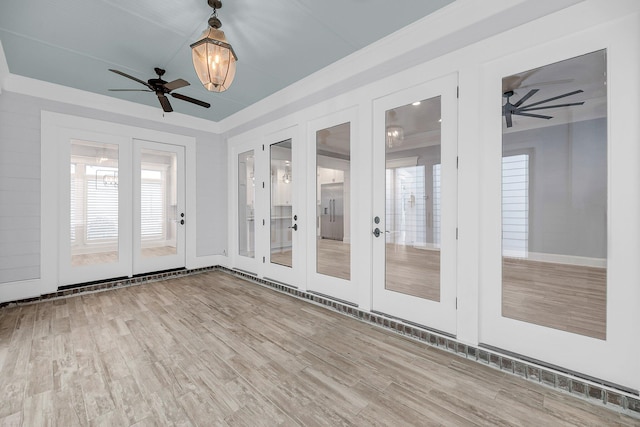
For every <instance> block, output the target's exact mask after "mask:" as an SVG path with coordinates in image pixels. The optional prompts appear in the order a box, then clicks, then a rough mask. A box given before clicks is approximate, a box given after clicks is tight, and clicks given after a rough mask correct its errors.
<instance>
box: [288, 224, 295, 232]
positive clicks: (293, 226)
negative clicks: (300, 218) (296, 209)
mask: <svg viewBox="0 0 640 427" xmlns="http://www.w3.org/2000/svg"><path fill="white" fill-rule="evenodd" d="M287 228H293V231H298V224H293V225H292V226H290V227H287Z"/></svg>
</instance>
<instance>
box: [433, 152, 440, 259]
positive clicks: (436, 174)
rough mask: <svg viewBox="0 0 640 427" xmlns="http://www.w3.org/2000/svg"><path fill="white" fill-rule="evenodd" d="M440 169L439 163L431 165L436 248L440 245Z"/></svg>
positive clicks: (434, 242) (434, 241)
mask: <svg viewBox="0 0 640 427" xmlns="http://www.w3.org/2000/svg"><path fill="white" fill-rule="evenodd" d="M440 170H441V168H440V164H437V165H433V244H434V246H435V247H436V248H439V247H440V224H441V204H440Z"/></svg>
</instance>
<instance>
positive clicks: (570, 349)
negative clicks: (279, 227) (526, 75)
mask: <svg viewBox="0 0 640 427" xmlns="http://www.w3.org/2000/svg"><path fill="white" fill-rule="evenodd" d="M552 3H554V4H555V5H556V6H557V9H556V11H550V10H549V9H545V8H548V7H549V6H550V5H551V4H552ZM494 6H496V7H497V4H496V3H495V2H487V3H486V4H485V3H484V2H482V4H480V2H465V1H460V2H456V4H454V7H452V8H450V9H447V10H445V11H443V13H442V14H438V15H437V16H433V17H428V18H426V19H424V20H423V21H421V22H419V23H417V24H416V25H414V26H412V27H411V28H407V29H404V30H402V31H400V32H398V33H396V34H394V35H392V36H390V37H389V38H387V39H385V40H383V41H381V42H379V43H375V44H374V45H372V46H370V47H368V48H365V49H363V50H362V51H360V52H358V53H356V54H354V55H352V56H350V57H348V58H346V59H344V60H342V61H339V62H338V63H336V64H333V65H332V66H330V67H327V68H326V69H324V70H322V71H320V72H318V73H316V74H314V75H312V76H310V77H309V78H307V79H304V80H303V81H301V82H298V83H296V84H295V85H292V86H291V87H289V88H286V89H284V90H283V91H281V92H279V93H276V94H274V95H273V96H271V97H269V98H267V99H265V100H263V101H261V102H259V103H257V104H255V105H253V106H251V107H249V108H247V109H246V110H243V111H242V112H240V113H238V114H236V115H234V116H232V117H230V118H228V119H226V120H224V121H222V122H221V123H220V126H221V129H222V130H224V131H226V132H227V134H226V135H227V137H228V138H229V139H228V141H229V144H230V151H232V150H234V146H235V144H244V145H243V149H246V147H247V146H248V145H247V144H248V142H249V141H255V143H256V144H257V145H256V146H259V144H260V143H261V142H262V141H264V137H265V135H269V134H272V133H274V132H278V131H279V130H281V129H286V128H290V127H292V126H297V127H299V128H300V129H302V132H301V134H303V135H304V134H306V132H305V128H307V126H308V124H309V123H312V122H313V121H314V120H317V119H318V118H320V117H324V116H326V115H329V114H331V113H334V112H336V111H342V110H345V109H355V110H357V111H358V120H359V121H358V132H357V134H356V136H355V137H354V139H353V146H352V156H351V162H352V165H353V170H355V171H357V173H356V174H355V176H354V180H353V183H352V191H353V194H354V195H355V206H356V207H357V208H358V209H359V211H358V212H357V213H356V214H355V215H356V217H357V218H359V220H358V222H357V223H356V226H355V227H354V228H355V229H354V230H352V243H353V245H354V250H353V252H352V256H353V257H354V258H355V260H356V261H355V263H356V265H357V266H358V268H357V269H356V270H355V271H354V272H353V273H354V278H355V280H352V282H354V281H355V283H356V284H357V286H358V292H357V301H356V302H357V303H358V305H359V307H360V308H361V309H365V310H366V309H370V307H371V298H372V291H371V283H372V280H373V277H372V276H373V273H372V271H375V268H376V267H375V266H372V261H371V259H372V249H371V244H372V237H371V229H372V223H371V219H372V218H373V217H374V215H375V212H373V211H372V208H371V206H372V192H373V191H374V189H372V188H371V177H372V175H373V170H372V168H371V145H372V141H373V139H374V138H373V135H372V129H373V127H374V122H373V117H372V103H373V102H374V101H375V100H376V99H379V98H381V97H384V96H386V95H388V94H392V93H395V92H398V91H401V90H403V89H407V88H411V87H413V86H417V85H420V84H421V83H424V82H428V81H430V80H435V79H437V78H439V77H441V76H444V75H448V74H451V73H457V75H458V82H459V88H460V96H459V105H458V111H459V113H458V155H459V169H458V217H457V224H458V228H459V238H458V240H457V260H458V267H457V282H456V283H455V284H449V285H452V286H455V287H456V290H457V318H456V322H457V324H456V330H457V338H458V339H459V340H460V341H462V342H466V343H469V344H472V345H478V344H480V343H484V344H490V345H494V346H496V347H501V348H503V349H505V350H509V351H513V352H515V353H520V354H524V355H527V356H529V357H532V358H536V359H539V360H543V361H545V362H547V363H551V364H555V365H557V366H563V367H565V368H568V369H573V370H576V371H578V372H582V373H585V374H588V375H592V376H594V377H596V378H602V379H605V380H608V381H611V382H614V383H618V384H622V385H626V386H628V387H632V388H635V389H640V367H638V366H637V363H635V362H634V361H633V360H634V356H633V355H636V354H638V353H640V341H639V340H637V338H636V333H635V327H634V325H636V324H638V323H640V290H639V289H638V288H637V286H634V285H632V283H633V284H635V283H638V282H640V270H639V269H638V268H637V267H636V265H637V264H638V263H637V262H636V263H634V262H632V261H630V260H631V259H632V258H634V257H635V259H637V258H638V257H640V245H639V244H638V240H639V238H638V236H639V235H640V230H639V226H638V221H637V218H638V217H640V207H639V206H638V200H637V195H638V194H640V185H639V183H640V180H639V179H636V178H637V175H638V173H637V170H638V168H637V167H636V168H635V169H633V168H631V169H632V170H631V169H629V168H630V164H631V163H632V161H631V159H629V158H625V157H624V156H623V155H622V156H621V155H620V153H621V150H622V151H626V152H628V153H629V154H630V156H629V157H631V158H633V159H635V160H634V161H635V162H637V158H638V154H639V151H638V148H637V145H638V144H637V142H636V141H637V140H638V137H639V136H640V132H639V129H638V125H637V115H638V113H639V112H640V108H639V105H638V101H637V99H636V98H637V97H632V98H631V99H630V97H629V93H637V90H638V84H637V82H636V81H637V72H638V68H639V65H640V60H639V57H638V37H637V34H638V31H637V28H638V26H639V23H640V19H639V15H638V14H639V12H640V4H639V3H637V2H636V1H632V0H624V1H618V2H615V3H612V2H608V1H605V0H585V1H583V2H579V3H578V4H577V5H574V6H569V7H567V6H568V5H567V4H566V3H565V4H561V3H559V2H514V3H511V4H510V5H506V4H505V3H504V2H502V3H501V9H500V10H499V11H496V9H494V10H493V13H494V14H493V15H492V16H487V15H486V14H485V12H486V10H484V9H483V8H485V7H494ZM458 7H460V8H462V7H464V8H465V9H464V10H461V9H460V8H458ZM529 7H531V8H533V9H536V8H537V12H534V10H533V9H529ZM565 7H566V8H565ZM454 10H455V12H456V14H457V15H456V16H455V17H454V16H453V11H454ZM545 10H546V12H545ZM449 13H451V14H449ZM535 13H538V15H536V16H534V15H535ZM546 13H549V15H547V16H545V14H546ZM483 14H484V15H483ZM525 16H528V17H529V18H528V19H525V20H524V21H522V19H523V17H525ZM577 16H579V17H580V19H576V17H577ZM536 18H537V19H536ZM471 21H473V22H471ZM497 21H500V22H501V23H502V24H500V25H504V22H510V23H513V26H512V27H509V28H505V27H500V26H499V25H498V27H493V28H501V29H500V31H497V32H496V33H494V34H487V33H485V32H483V28H485V27H490V26H491V25H492V24H496V22H497ZM526 21H529V22H526ZM460 22H466V23H467V25H468V27H467V32H466V33H465V34H462V33H463V32H464V31H462V30H461V31H460V32H457V30H456V28H455V27H456V25H458V24H459V23H460ZM520 24H522V25H520ZM447 27H450V28H451V30H447ZM469 35H475V39H474V40H472V41H470V40H469V39H466V37H468V36H469ZM405 48H406V49H405ZM603 48H606V49H608V58H609V66H610V68H609V69H608V88H609V93H608V97H609V100H608V105H609V110H610V111H609V123H610V124H611V126H610V127H608V128H607V129H606V130H604V131H605V132H607V135H608V138H607V140H608V143H609V147H608V150H609V153H608V156H607V158H608V161H609V168H608V178H609V181H608V182H609V192H608V194H607V196H606V197H607V199H608V209H609V210H608V212H607V218H608V220H609V227H608V232H607V236H604V235H599V236H595V238H594V240H593V242H590V244H589V245H587V244H585V245H584V246H583V247H581V248H580V250H579V251H578V252H579V253H580V254H581V255H582V256H593V257H601V256H603V255H604V254H603V251H602V248H603V245H602V243H603V241H605V240H606V241H607V242H608V249H609V253H607V254H606V255H607V257H608V260H609V261H608V262H609V264H608V273H609V277H608V299H607V304H608V306H607V313H608V319H607V328H608V329H607V340H606V341H605V342H596V340H593V339H590V338H588V337H582V336H578V335H576V334H569V333H566V332H562V331H557V330H552V329H550V328H544V327H539V326H537V325H530V324H525V323H524V322H509V321H504V319H503V318H502V317H501V314H500V313H501V311H500V301H501V296H500V290H501V281H500V277H501V268H500V259H501V250H500V241H501V238H500V236H501V228H500V227H501V225H500V224H501V220H500V218H501V215H500V206H501V203H500V200H501V199H500V182H501V157H502V155H501V149H502V144H501V135H502V132H501V121H502V118H501V114H500V111H501V103H502V97H501V91H500V85H501V80H502V77H504V76H508V75H511V74H515V73H517V72H521V71H523V70H528V69H533V68H535V67H539V66H543V65H546V64H549V63H552V62H557V61H560V60H563V59H567V58H570V57H573V56H578V55H582V54H584V53H587V52H592V51H596V50H599V49H603ZM393 49H397V52H398V55H397V56H396V57H394V58H393V59H387V60H383V59H380V57H381V55H379V52H388V51H389V50H393ZM633 76H635V77H633ZM629 85H630V86H629ZM625 86H626V91H625V90H623V88H625ZM616 88H617V90H615V89H616ZM633 117H636V118H635V119H634V118H633ZM576 129H578V130H579V131H581V132H584V133H583V135H582V137H583V139H586V140H589V138H588V136H589V135H590V134H591V133H602V132H603V130H602V128H598V127H591V124H587V123H583V124H582V125H579V126H577V127H576ZM549 131H550V132H551V131H552V130H549ZM302 143H303V144H306V150H307V152H311V151H313V150H312V148H313V140H312V139H311V138H307V140H306V141H305V140H302ZM595 148H596V147H594V149H595ZM612 153H614V154H615V153H617V156H612V155H611V154H612ZM601 159H602V158H601ZM627 163H628V165H627ZM594 166H597V167H601V166H602V165H601V164H598V165H594ZM623 170H627V171H628V175H629V177H630V179H627V180H625V182H624V185H625V188H624V190H623V188H622V187H621V186H622V185H623V182H622V181H620V179H621V177H622V175H623V172H622V171H623ZM583 172H584V171H583ZM309 176H311V175H309ZM581 176H584V175H581ZM615 177H617V179H613V178H615ZM308 179H309V178H308ZM616 183H617V184H616ZM582 190H586V188H582ZM623 192H624V193H626V195H623ZM596 194H597V197H596ZM629 194H631V195H633V196H632V199H631V200H629V196H628V195H629ZM302 196H304V195H302ZM594 197H596V198H597V199H598V200H600V201H601V199H602V188H598V189H597V190H596V192H594ZM625 201H626V202H625ZM625 204H626V206H625ZM310 206H314V205H310ZM229 215H230V216H233V215H235V212H234V208H233V203H232V202H231V203H230V213H229ZM305 215H306V216H307V220H309V221H311V218H312V215H314V213H313V212H312V211H311V209H308V212H306V213H305ZM594 215H596V216H589V217H588V218H586V217H585V221H596V222H597V221H600V220H601V219H602V215H603V213H602V212H599V213H597V214H594ZM614 217H616V218H621V220H620V221H613V218H614ZM623 218H627V220H626V226H627V227H628V228H629V229H628V230H627V231H625V229H624V226H623V225H621V224H622V219H623ZM632 218H634V219H632ZM576 226H577V224H576ZM569 228H571V227H569ZM569 233H573V234H575V233H576V231H575V230H570V231H569ZM591 243H593V244H592V245H591ZM356 247H357V248H358V249H357V250H356V249H355V248H356ZM546 249H547V250H555V249H553V248H548V247H547V248H546ZM558 250H560V251H562V252H576V251H577V249H576V248H560V249H558ZM580 251H581V252H580ZM612 252H613V253H615V255H613V254H612ZM623 260H627V261H628V262H626V263H625V262H623ZM244 268H247V269H249V270H251V271H260V268H262V267H260V266H256V267H255V268H252V267H244ZM267 274H268V273H267ZM307 274H309V272H307ZM302 277H308V276H304V275H303V276H302ZM305 280H308V279H302V280H299V281H296V283H295V285H296V286H298V287H300V288H302V289H305V286H307V282H306V281H305ZM621 310H622V311H621ZM500 336H504V337H508V339H507V338H504V339H501V338H500ZM585 355H588V356H585ZM612 360H617V362H615V363H612ZM612 365H614V366H612Z"/></svg>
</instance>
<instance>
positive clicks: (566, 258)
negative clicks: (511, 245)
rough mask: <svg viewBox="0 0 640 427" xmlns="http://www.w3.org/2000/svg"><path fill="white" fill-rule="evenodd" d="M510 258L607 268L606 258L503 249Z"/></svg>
mask: <svg viewBox="0 0 640 427" xmlns="http://www.w3.org/2000/svg"><path fill="white" fill-rule="evenodd" d="M503 255H504V256H505V257H508V258H517V259H526V260H530V261H540V262H549V263H554V264H567V265H579V266H582V267H598V268H606V267H607V259H606V258H589V257H581V256H575V255H561V254H545V253H541V252H524V253H523V252H521V251H508V250H505V251H503Z"/></svg>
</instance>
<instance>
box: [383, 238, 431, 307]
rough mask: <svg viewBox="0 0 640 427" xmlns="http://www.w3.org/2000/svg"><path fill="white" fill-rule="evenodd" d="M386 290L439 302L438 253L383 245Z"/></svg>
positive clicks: (404, 246)
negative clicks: (384, 251)
mask: <svg viewBox="0 0 640 427" xmlns="http://www.w3.org/2000/svg"><path fill="white" fill-rule="evenodd" d="M385 275H386V278H385V280H386V281H385V288H386V289H387V290H390V291H395V292H401V293H403V294H407V295H412V296H414V297H418V298H424V299H428V300H431V301H440V251H438V250H427V249H418V248H414V247H411V246H406V245H394V244H391V243H387V245H386V274H385Z"/></svg>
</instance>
